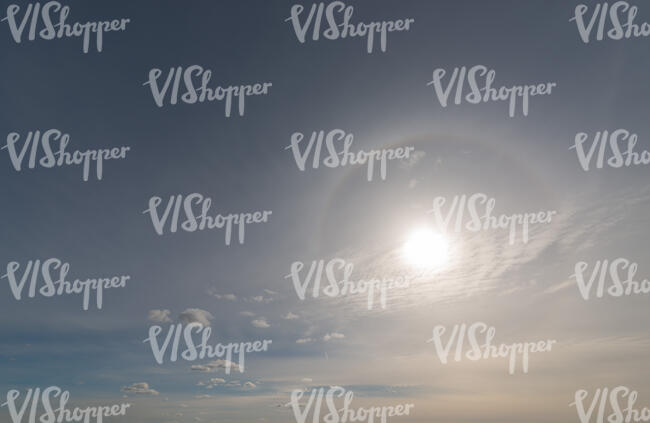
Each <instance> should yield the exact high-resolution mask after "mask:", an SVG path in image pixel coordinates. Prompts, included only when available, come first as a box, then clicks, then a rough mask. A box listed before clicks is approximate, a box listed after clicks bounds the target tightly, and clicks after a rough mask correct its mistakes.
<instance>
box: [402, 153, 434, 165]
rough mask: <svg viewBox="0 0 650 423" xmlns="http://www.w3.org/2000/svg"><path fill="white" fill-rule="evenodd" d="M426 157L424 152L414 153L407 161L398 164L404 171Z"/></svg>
mask: <svg viewBox="0 0 650 423" xmlns="http://www.w3.org/2000/svg"><path fill="white" fill-rule="evenodd" d="M426 155H427V153H425V152H424V151H414V152H413V153H411V154H410V156H409V158H408V159H406V160H402V161H401V162H400V166H401V167H402V168H404V169H410V168H412V167H413V166H415V165H416V164H418V163H419V162H420V161H421V160H422V159H423V158H424V156H426Z"/></svg>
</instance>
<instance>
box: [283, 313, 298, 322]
mask: <svg viewBox="0 0 650 423" xmlns="http://www.w3.org/2000/svg"><path fill="white" fill-rule="evenodd" d="M298 318H300V316H298V315H297V314H293V313H292V312H288V313H287V314H286V315H285V316H284V317H283V319H284V320H296V319H298Z"/></svg>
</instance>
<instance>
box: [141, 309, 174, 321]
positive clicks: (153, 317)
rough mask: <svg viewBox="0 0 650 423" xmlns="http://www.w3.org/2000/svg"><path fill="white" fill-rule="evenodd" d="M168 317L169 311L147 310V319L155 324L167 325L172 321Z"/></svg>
mask: <svg viewBox="0 0 650 423" xmlns="http://www.w3.org/2000/svg"><path fill="white" fill-rule="evenodd" d="M170 315H171V311H169V310H149V315H148V316H147V319H149V320H150V321H152V322H155V323H169V322H171V321H172V319H171V318H170V317H169V316H170Z"/></svg>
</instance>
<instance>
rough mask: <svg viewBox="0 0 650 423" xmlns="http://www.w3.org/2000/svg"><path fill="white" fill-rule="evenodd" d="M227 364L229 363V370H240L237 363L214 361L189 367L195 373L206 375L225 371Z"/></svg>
mask: <svg viewBox="0 0 650 423" xmlns="http://www.w3.org/2000/svg"><path fill="white" fill-rule="evenodd" d="M228 363H230V368H231V369H232V370H240V369H239V365H238V364H237V363H235V362H232V361H229V360H215V361H211V362H209V363H207V364H195V365H193V366H192V367H191V370H192V371H195V372H206V373H209V372H216V371H217V370H220V369H225V368H226V367H227V365H228ZM240 371H241V370H240Z"/></svg>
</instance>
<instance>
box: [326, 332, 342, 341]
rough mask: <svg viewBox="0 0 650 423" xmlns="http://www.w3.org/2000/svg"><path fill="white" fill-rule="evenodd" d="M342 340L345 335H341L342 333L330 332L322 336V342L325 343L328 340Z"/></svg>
mask: <svg viewBox="0 0 650 423" xmlns="http://www.w3.org/2000/svg"><path fill="white" fill-rule="evenodd" d="M343 338H345V335H343V334H342V333H338V332H332V333H328V334H326V335H325V336H323V341H325V342H327V341H329V340H330V339H343Z"/></svg>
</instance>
